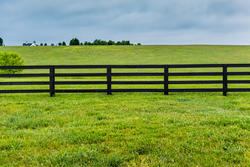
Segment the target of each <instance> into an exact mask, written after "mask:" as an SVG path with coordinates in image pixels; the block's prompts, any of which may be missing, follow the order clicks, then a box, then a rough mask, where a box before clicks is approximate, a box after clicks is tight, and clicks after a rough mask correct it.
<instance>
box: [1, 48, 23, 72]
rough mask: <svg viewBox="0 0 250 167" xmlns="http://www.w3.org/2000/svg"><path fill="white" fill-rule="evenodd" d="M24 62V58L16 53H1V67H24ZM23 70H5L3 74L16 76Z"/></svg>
mask: <svg viewBox="0 0 250 167" xmlns="http://www.w3.org/2000/svg"><path fill="white" fill-rule="evenodd" d="M23 65H24V61H23V59H22V57H21V56H20V55H18V54H16V53H7V52H2V53H1V52H0V66H23ZM22 71H23V69H3V70H0V72H1V73H6V74H15V73H17V72H22Z"/></svg>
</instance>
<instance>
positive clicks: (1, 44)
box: [0, 37, 3, 46]
mask: <svg viewBox="0 0 250 167" xmlns="http://www.w3.org/2000/svg"><path fill="white" fill-rule="evenodd" d="M0 46H3V38H1V37H0Z"/></svg>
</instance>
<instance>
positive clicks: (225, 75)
mask: <svg viewBox="0 0 250 167" xmlns="http://www.w3.org/2000/svg"><path fill="white" fill-rule="evenodd" d="M227 88H228V85H227V65H224V66H223V96H227Z"/></svg>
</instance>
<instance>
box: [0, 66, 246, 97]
mask: <svg viewBox="0 0 250 167" xmlns="http://www.w3.org/2000/svg"><path fill="white" fill-rule="evenodd" d="M182 68H183V69H189V68H190V69H193V68H215V69H221V72H170V69H182ZM228 68H250V64H180V65H55V66H0V70H1V71H4V70H10V69H29V70H48V73H27V74H26V73H24V74H23V73H21V74H2V73H0V78H29V77H31V78H33V77H38V78H39V77H48V78H49V81H30V82H28V81H22V82H0V86H6V85H47V86H49V88H48V89H23V90H1V89H0V93H50V96H51V97H52V96H54V95H55V93H94V92H96V93H97V92H105V93H107V94H108V95H111V94H112V92H163V93H164V94H165V95H168V94H169V93H170V92H222V93H223V95H224V96H226V95H227V93H228V92H250V88H228V84H250V80H229V79H228V77H229V76H250V72H241V71H239V72H228ZM61 69H105V70H106V72H103V73H57V72H56V70H61ZM113 69H161V70H162V71H163V72H134V73H130V72H129V73H128V72H119V73H118V72H112V70H113ZM186 76H196V77H197V76H198V77H202V76H221V77H222V79H221V80H192V81H188V80H182V81H171V80H170V77H186ZM57 77H106V81H56V78H57ZM112 77H163V80H162V81H146V80H144V81H113V80H112ZM185 79H186V78H185ZM196 84H221V86H222V88H189V89H188V88H187V89H184V88H182V89H170V88H169V86H170V85H196ZM56 85H106V86H107V88H106V89H56V87H55V86H56ZM112 85H163V89H146V88H145V89H112Z"/></svg>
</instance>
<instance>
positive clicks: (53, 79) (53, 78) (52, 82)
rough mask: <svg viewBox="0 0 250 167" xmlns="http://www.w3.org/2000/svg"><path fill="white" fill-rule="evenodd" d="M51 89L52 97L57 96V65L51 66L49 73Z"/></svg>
mask: <svg viewBox="0 0 250 167" xmlns="http://www.w3.org/2000/svg"><path fill="white" fill-rule="evenodd" d="M49 78H50V80H49V89H50V97H54V96H55V67H50V73H49Z"/></svg>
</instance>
